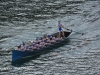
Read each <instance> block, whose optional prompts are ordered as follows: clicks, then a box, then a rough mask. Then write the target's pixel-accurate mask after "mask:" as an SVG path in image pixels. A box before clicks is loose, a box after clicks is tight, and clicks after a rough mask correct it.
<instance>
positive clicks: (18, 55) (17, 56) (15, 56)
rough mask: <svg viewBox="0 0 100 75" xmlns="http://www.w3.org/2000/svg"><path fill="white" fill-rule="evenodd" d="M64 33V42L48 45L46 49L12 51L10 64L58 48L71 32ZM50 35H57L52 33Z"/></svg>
mask: <svg viewBox="0 0 100 75" xmlns="http://www.w3.org/2000/svg"><path fill="white" fill-rule="evenodd" d="M64 33H65V38H64V40H62V41H59V42H57V43H55V44H53V45H50V46H48V47H44V48H42V49H39V50H34V51H18V50H12V62H14V61H17V60H19V59H22V58H26V57H29V56H36V55H40V54H41V53H42V52H44V51H47V50H50V49H52V48H54V47H57V46H60V44H61V43H62V42H64V41H65V40H66V39H67V38H68V36H69V35H70V34H71V31H64ZM52 35H58V33H54V34H52Z"/></svg>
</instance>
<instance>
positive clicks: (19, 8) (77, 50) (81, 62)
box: [0, 0, 100, 75]
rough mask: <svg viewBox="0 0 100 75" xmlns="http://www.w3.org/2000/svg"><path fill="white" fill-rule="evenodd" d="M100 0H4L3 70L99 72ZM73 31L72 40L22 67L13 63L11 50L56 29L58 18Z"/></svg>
mask: <svg viewBox="0 0 100 75" xmlns="http://www.w3.org/2000/svg"><path fill="white" fill-rule="evenodd" d="M99 15H100V1H99V0H55V1H54V0H23V1H22V0H9V1H8V0H1V1H0V61H1V62H0V74H1V75H6V74H15V75H17V74H21V75H23V74H24V75H28V74H34V75H61V74H62V75H73V74H75V75H80V74H81V75H99V74H100V72H99V69H100V66H99V63H100V61H99V59H100V56H99V54H100V47H99V46H100V44H99V42H100V41H99V39H100V35H99V33H100V25H99V24H100V16H99ZM58 20H61V22H62V24H63V25H64V26H65V27H66V28H67V27H68V28H70V29H73V30H74V31H77V32H80V33H84V35H81V34H78V33H75V32H73V33H72V34H71V35H70V36H69V39H70V42H69V43H67V44H65V45H63V46H60V47H58V48H55V49H53V50H51V51H50V52H48V53H45V54H42V55H40V56H38V57H37V58H35V59H33V58H32V59H31V60H29V61H28V62H23V65H21V67H15V66H13V65H11V56H12V53H11V50H12V48H13V47H14V46H16V45H19V44H20V43H22V41H25V42H28V41H32V40H35V38H36V37H40V36H43V35H44V34H52V33H54V32H57V27H56V26H57V21H58Z"/></svg>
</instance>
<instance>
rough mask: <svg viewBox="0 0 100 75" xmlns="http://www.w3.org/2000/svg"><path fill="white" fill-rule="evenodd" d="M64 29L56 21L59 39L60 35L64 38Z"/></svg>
mask: <svg viewBox="0 0 100 75" xmlns="http://www.w3.org/2000/svg"><path fill="white" fill-rule="evenodd" d="M62 28H64V29H66V28H65V27H64V26H63V25H62V24H61V23H60V21H58V37H59V38H60V37H61V34H62V35H63V37H65V34H64V31H63V29H62Z"/></svg>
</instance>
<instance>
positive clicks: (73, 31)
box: [66, 29, 84, 35]
mask: <svg viewBox="0 0 100 75" xmlns="http://www.w3.org/2000/svg"><path fill="white" fill-rule="evenodd" d="M66 30H70V29H66ZM70 31H72V32H76V31H73V30H70ZM76 33H78V34H82V35H84V33H80V32H76Z"/></svg>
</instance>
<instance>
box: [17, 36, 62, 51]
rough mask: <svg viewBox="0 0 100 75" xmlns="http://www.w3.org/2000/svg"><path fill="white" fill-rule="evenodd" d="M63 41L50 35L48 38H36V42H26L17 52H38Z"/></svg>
mask: <svg viewBox="0 0 100 75" xmlns="http://www.w3.org/2000/svg"><path fill="white" fill-rule="evenodd" d="M61 40H63V38H62V37H57V36H50V35H48V36H47V37H43V38H42V37H41V38H36V41H33V42H30V43H29V44H25V43H24V42H23V43H22V44H21V45H19V46H18V47H17V50H19V51H30V50H31V51H33V50H38V49H41V48H43V47H47V46H49V45H52V44H53V43H56V42H59V41H61Z"/></svg>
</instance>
